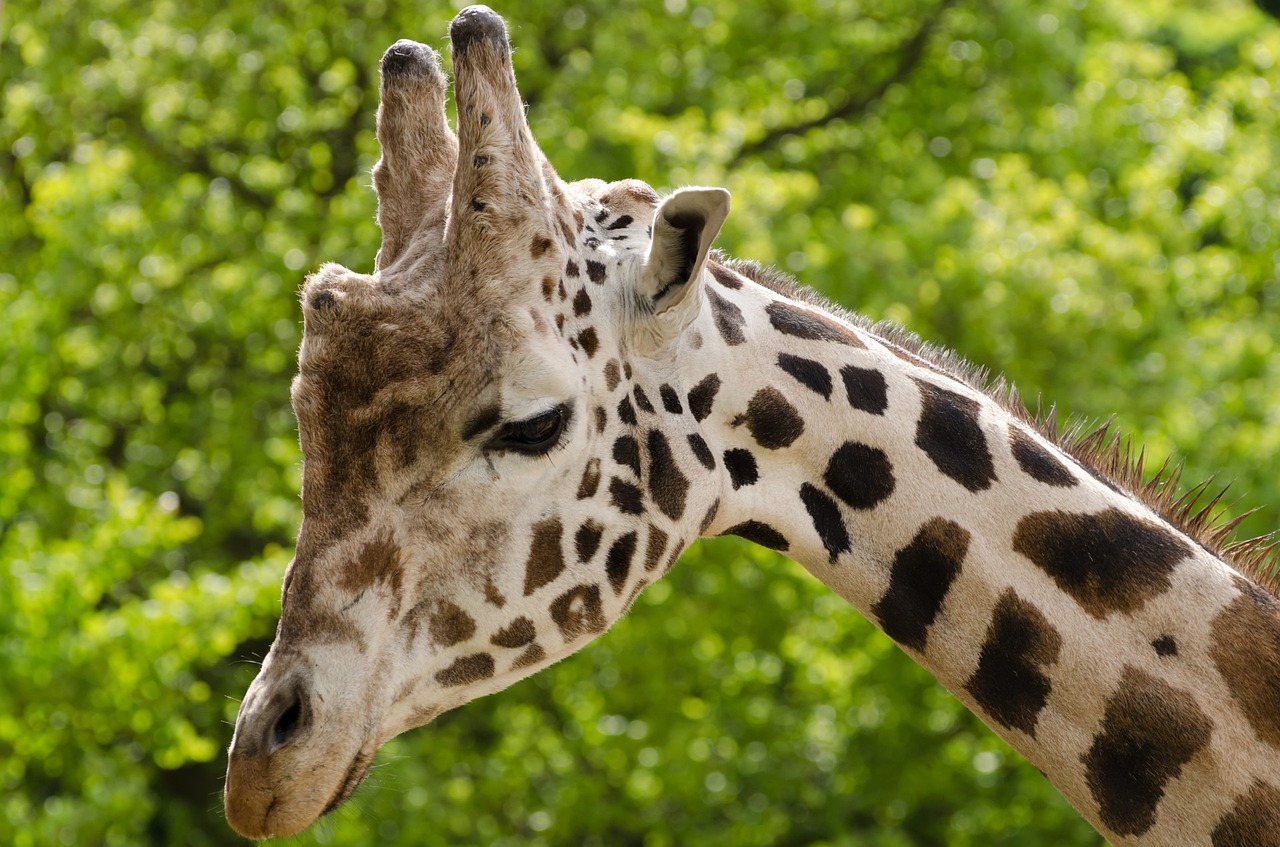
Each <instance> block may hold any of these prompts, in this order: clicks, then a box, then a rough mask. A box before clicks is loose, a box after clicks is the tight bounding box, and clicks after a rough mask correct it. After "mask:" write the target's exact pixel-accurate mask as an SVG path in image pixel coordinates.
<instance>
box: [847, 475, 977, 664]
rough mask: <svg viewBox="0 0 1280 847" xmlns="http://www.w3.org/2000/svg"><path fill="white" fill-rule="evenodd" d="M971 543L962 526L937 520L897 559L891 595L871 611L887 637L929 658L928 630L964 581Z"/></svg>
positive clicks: (886, 596) (926, 525)
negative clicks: (926, 650) (955, 585)
mask: <svg viewBox="0 0 1280 847" xmlns="http://www.w3.org/2000/svg"><path fill="white" fill-rule="evenodd" d="M837 493H839V492H837ZM969 538H970V535H969V532H968V531H967V530H966V529H965V528H964V527H962V526H960V525H959V524H958V523H955V522H954V521H949V520H946V519H944V518H933V519H932V520H930V521H928V522H927V523H925V524H924V526H922V527H920V530H919V531H918V532H917V533H916V535H915V537H914V538H912V539H911V543H909V544H908V545H907V546H906V547H903V548H902V549H901V550H899V551H898V552H897V553H895V554H894V557H893V567H892V570H891V571H890V572H889V590H888V591H886V592H885V594H884V596H883V597H881V598H880V599H879V600H878V601H877V602H876V604H875V605H874V606H872V607H871V611H872V613H873V614H874V615H875V616H876V618H877V620H879V622H880V628H881V629H883V630H884V632H885V635H888V636H889V637H890V638H892V639H893V640H894V641H897V642H898V643H899V644H902V645H904V646H907V647H913V648H915V649H916V650H919V651H921V652H924V646H925V642H926V640H927V639H928V636H929V627H930V626H932V625H933V622H934V619H936V618H937V616H938V612H939V611H941V610H942V602H943V600H945V599H946V597H947V592H948V591H950V590H951V584H952V583H953V582H955V579H956V577H957V576H959V575H960V567H961V564H962V563H963V562H964V557H965V554H967V553H968V552H969Z"/></svg>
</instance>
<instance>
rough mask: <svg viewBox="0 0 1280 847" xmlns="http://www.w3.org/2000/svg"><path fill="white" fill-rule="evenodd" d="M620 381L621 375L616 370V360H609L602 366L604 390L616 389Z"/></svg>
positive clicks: (617, 369)
mask: <svg viewBox="0 0 1280 847" xmlns="http://www.w3.org/2000/svg"><path fill="white" fill-rule="evenodd" d="M621 381H622V373H621V371H620V369H619V368H618V360H617V359H610V360H609V361H607V362H605V365H604V384H605V388H608V389H609V390H610V391H612V390H613V389H615V388H617V387H618V383H619V382H621Z"/></svg>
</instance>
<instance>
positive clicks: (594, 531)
mask: <svg viewBox="0 0 1280 847" xmlns="http://www.w3.org/2000/svg"><path fill="white" fill-rule="evenodd" d="M603 535H604V527H603V526H601V525H600V524H598V523H596V522H595V521H593V520H588V521H587V522H586V523H584V524H583V525H582V526H580V527H578V531H577V532H575V533H574V534H573V547H574V549H575V550H577V551H578V561H579V562H587V561H590V559H591V557H592V556H594V555H595V554H596V551H597V550H599V549H600V538H601V536H603Z"/></svg>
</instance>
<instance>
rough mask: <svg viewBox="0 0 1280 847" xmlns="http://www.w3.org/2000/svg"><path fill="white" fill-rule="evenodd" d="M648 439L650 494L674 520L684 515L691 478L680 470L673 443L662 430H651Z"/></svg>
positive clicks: (658, 505) (659, 506)
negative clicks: (673, 452) (672, 446)
mask: <svg viewBox="0 0 1280 847" xmlns="http://www.w3.org/2000/svg"><path fill="white" fill-rule="evenodd" d="M648 441H649V443H648V447H649V496H651V497H652V498H653V502H654V503H655V504H656V505H657V507H658V509H659V511H661V512H662V514H664V515H666V516H667V517H669V518H671V519H672V520H673V521H674V520H679V519H680V518H681V517H682V516H683V515H684V502H685V495H686V494H687V493H688V491H689V479H688V478H687V477H686V476H685V475H684V474H683V473H682V472H681V471H680V466H679V465H677V464H676V460H675V457H674V456H673V455H672V453H671V445H670V444H668V443H667V437H666V436H665V435H663V434H662V432H661V431H660V430H656V429H651V430H649V439H648Z"/></svg>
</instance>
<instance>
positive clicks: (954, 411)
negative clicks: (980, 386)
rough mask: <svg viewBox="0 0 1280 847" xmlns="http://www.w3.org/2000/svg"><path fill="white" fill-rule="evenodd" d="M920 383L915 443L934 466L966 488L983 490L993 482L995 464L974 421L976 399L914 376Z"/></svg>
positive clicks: (976, 415)
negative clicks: (920, 406) (919, 407)
mask: <svg viewBox="0 0 1280 847" xmlns="http://www.w3.org/2000/svg"><path fill="white" fill-rule="evenodd" d="M915 383H916V385H918V386H919V387H920V402H921V404H922V408H921V410H920V420H918V421H917V422H916V446H917V447H919V448H920V449H921V450H923V451H924V452H925V455H927V456H928V457H929V458H930V459H932V460H933V463H934V465H936V466H937V468H938V470H940V471H941V472H942V473H944V474H946V475H947V476H949V477H951V478H952V479H954V480H955V481H956V482H958V483H960V484H961V485H963V486H964V487H965V488H967V489H969V490H970V491H983V490H985V489H987V488H990V487H991V483H993V482H995V479H996V471H995V464H994V463H993V462H992V460H991V451H990V450H989V449H987V439H986V436H985V435H983V434H982V425H981V424H980V423H979V422H978V415H979V412H980V411H981V408H982V407H981V406H980V405H979V404H978V401H977V400H974V399H973V398H971V397H965V396H964V395H963V394H957V393H956V392H954V391H948V390H947V389H945V388H940V387H939V386H937V385H934V384H933V383H931V382H925V381H923V380H919V379H917V380H915Z"/></svg>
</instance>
